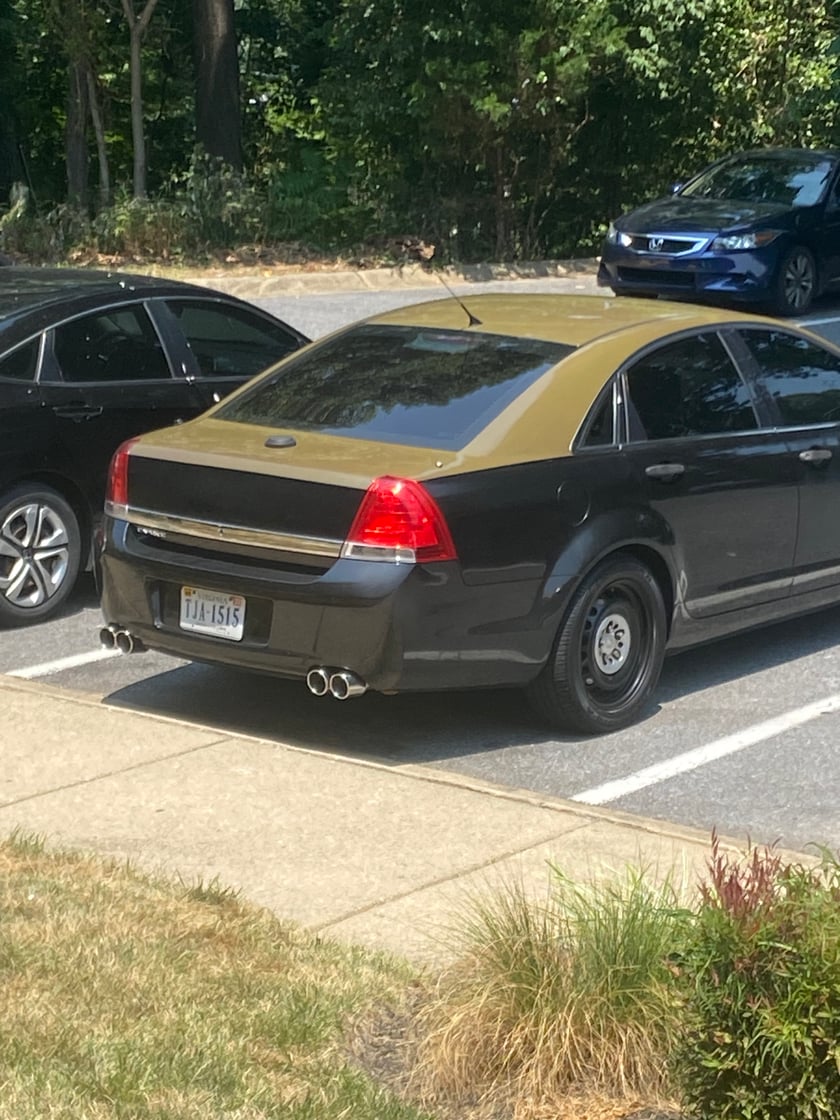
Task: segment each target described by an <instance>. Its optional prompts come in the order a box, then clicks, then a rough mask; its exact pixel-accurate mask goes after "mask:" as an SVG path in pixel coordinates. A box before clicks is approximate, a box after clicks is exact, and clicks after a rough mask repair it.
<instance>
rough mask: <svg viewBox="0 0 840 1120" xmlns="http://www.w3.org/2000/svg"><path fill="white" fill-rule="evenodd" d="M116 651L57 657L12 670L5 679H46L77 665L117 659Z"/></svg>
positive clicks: (118, 653) (102, 650)
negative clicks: (52, 674)
mask: <svg viewBox="0 0 840 1120" xmlns="http://www.w3.org/2000/svg"><path fill="white" fill-rule="evenodd" d="M119 656H120V651H119V650H118V649H95V650H92V651H91V652H90V653H76V654H74V655H73V656H72V657H59V658H58V660H57V661H44V662H43V663H42V664H40V665H29V666H28V667H27V668H25V669H12V670H10V671H9V672H8V673H7V674H6V676H7V677H22V678H23V679H24V680H25V681H29V680H32V679H33V678H34V677H48V676H49V675H50V673H60V672H61V671H62V669H75V668H76V667H77V666H79V665H90V664H91V663H92V662H94V661H105V659H106V658H108V657H119Z"/></svg>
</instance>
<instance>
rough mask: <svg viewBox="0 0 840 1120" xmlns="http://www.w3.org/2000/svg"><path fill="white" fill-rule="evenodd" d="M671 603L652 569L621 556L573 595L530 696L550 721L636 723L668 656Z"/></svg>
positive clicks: (612, 726)
mask: <svg viewBox="0 0 840 1120" xmlns="http://www.w3.org/2000/svg"><path fill="white" fill-rule="evenodd" d="M665 626H666V620H665V605H664V603H663V601H662V592H661V591H660V589H659V585H658V584H657V582H656V580H655V578H654V577H653V575H652V574H651V572H650V571H649V570H648V569H647V568H646V567H645V566H644V565H643V564H641V563H639V561H637V560H635V559H634V558H633V557H632V556H627V555H623V554H616V555H615V556H613V557H610V558H609V559H608V560H605V561H604V562H603V563H602V564H600V565H599V566H598V567H597V568H595V569H594V570H593V571H592V572H591V573H590V574H589V575H588V576H587V577H586V579H585V580H584V581H583V583H582V585H581V586H580V588H579V589H578V592H577V594H576V595H575V597H574V599H573V601H572V605H571V607H570V608H569V612H568V614H567V616H566V619H565V622H564V623H563V625H562V626H561V628H560V632H559V634H558V636H557V641H556V643H555V647H554V652H553V653H552V656H551V658H550V659H549V661H548V664H547V665H546V667H545V668H544V669H543V671H542V673H541V674H540V676H539V677H538V678H537V679H536V681H535V682H534V683H533V684H532V685H531V687H530V689H529V696H530V699H531V701H532V703H533V704H534V706H535V707H536V708H537V710H538V711H539V712H540V714H541V715H543V716H544V717H545V718H546V719H547V720H548V721H549V722H550V723H551V724H552V725H554V726H555V727H558V728H559V729H561V730H564V731H576V732H583V733H584V734H598V733H603V732H607V731H616V730H618V729H619V728H622V727H627V726H628V725H629V724H631V723H633V722H634V721H635V720H636V719H637V718H638V717H639V715H640V714H641V712H642V710H643V709H644V707H645V705H646V704H647V702H648V699H649V697H650V695H651V693H652V692H653V689H654V688H655V687H656V683H657V681H658V680H659V674H660V672H661V670H662V660H663V657H664V654H665Z"/></svg>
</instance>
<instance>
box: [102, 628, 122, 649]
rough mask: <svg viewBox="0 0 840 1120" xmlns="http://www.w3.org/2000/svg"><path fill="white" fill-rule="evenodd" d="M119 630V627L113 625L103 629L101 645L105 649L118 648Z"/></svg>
mask: <svg viewBox="0 0 840 1120" xmlns="http://www.w3.org/2000/svg"><path fill="white" fill-rule="evenodd" d="M118 629H119V627H117V626H114V625H113V624H112V625H111V626H103V627H102V629H101V630H100V631H99V644H100V645H101V646H102V648H103V649H114V648H115V647H116V644H117V630H118Z"/></svg>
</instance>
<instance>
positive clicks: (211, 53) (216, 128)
mask: <svg viewBox="0 0 840 1120" xmlns="http://www.w3.org/2000/svg"><path fill="white" fill-rule="evenodd" d="M192 7H193V44H194V56H195V132H196V140H197V142H198V143H199V144H200V145H201V146H202V147H203V148H204V150H205V151H206V152H207V153H208V154H209V155H211V156H217V157H218V158H219V159H222V160H224V162H225V163H228V164H230V166H231V167H235V168H236V169H237V171H240V170H241V169H242V118H241V114H240V104H239V58H238V53H237V47H236V32H235V29H234V15H233V0H193V5H192Z"/></svg>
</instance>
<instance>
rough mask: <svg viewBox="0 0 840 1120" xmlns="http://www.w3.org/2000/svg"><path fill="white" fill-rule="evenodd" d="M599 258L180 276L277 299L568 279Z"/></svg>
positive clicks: (589, 270) (586, 272) (593, 268)
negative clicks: (457, 285) (450, 266)
mask: <svg viewBox="0 0 840 1120" xmlns="http://www.w3.org/2000/svg"><path fill="white" fill-rule="evenodd" d="M597 268H598V261H597V258H586V259H579V260H568V261H520V262H517V263H512V264H475V265H464V266H462V267H460V268H445V269H429V268H427V267H425V266H423V265H421V264H408V265H401V266H398V267H394V268H369V269H368V268H357V269H335V270H329V269H319V270H312V271H306V270H305V269H300V270H298V271H291V270H290V271H288V272H277V271H272V270H270V269H259V267H257V268H255V270H254V272H253V273H250V274H248V275H236V276H234V275H231V274H229V273H225V272H219V273H218V274H216V273H213V272H205V273H196V274H195V275H193V276H183V277H180V278H181V279H184V280H189V282H190V283H193V284H200V285H202V286H204V287H208V288H215V289H216V290H217V291H220V292H226V293H227V294H228V295H234V296H239V297H240V298H243V299H247V298H261V297H264V298H270V297H271V296H275V295H304V294H310V295H318V294H323V295H328V294H329V293H331V292H371V291H387V290H390V289H394V288H406V289H411V288H433V287H436V286H437V287H440V286H441V279H440V278H441V277H443V279H445V280H446V282H447V283H449V284H482V283H487V282H488V281H493V280H537V279H550V278H552V277H556V278H558V279H569V278H572V277H574V276H576V275H578V276H592V275H594V274H595V272H597Z"/></svg>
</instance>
